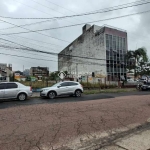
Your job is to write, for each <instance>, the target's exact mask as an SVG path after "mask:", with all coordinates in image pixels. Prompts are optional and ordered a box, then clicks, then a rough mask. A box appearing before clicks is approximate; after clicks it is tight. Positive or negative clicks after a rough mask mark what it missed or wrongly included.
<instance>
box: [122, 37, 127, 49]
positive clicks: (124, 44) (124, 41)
mask: <svg viewBox="0 0 150 150" xmlns="http://www.w3.org/2000/svg"><path fill="white" fill-rule="evenodd" d="M122 47H123V51H126V39H125V38H123V46H122Z"/></svg>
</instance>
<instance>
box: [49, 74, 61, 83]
mask: <svg viewBox="0 0 150 150" xmlns="http://www.w3.org/2000/svg"><path fill="white" fill-rule="evenodd" d="M58 74H59V71H55V72H52V73H51V74H50V77H49V79H50V80H54V81H56V82H57V79H58Z"/></svg>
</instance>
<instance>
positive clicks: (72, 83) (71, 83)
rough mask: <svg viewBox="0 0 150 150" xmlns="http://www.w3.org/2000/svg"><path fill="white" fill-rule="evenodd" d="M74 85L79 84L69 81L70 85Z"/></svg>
mask: <svg viewBox="0 0 150 150" xmlns="http://www.w3.org/2000/svg"><path fill="white" fill-rule="evenodd" d="M74 85H78V83H75V82H69V86H74Z"/></svg>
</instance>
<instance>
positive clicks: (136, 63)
mask: <svg viewBox="0 0 150 150" xmlns="http://www.w3.org/2000/svg"><path fill="white" fill-rule="evenodd" d="M126 60H127V64H128V65H127V69H128V70H129V71H130V70H132V69H134V77H136V76H137V75H138V74H139V72H138V68H139V67H141V66H140V65H141V64H146V63H147V62H148V56H147V50H146V49H145V48H138V49H137V50H135V51H128V52H127V54H126Z"/></svg>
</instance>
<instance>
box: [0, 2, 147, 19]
mask: <svg viewBox="0 0 150 150" xmlns="http://www.w3.org/2000/svg"><path fill="white" fill-rule="evenodd" d="M15 1H16V0H15ZM139 2H141V1H139ZM136 3H137V2H136ZM148 3H150V2H149V1H146V2H144V3H141V4H134V5H131V6H124V7H121V8H115V9H110V8H113V7H110V8H105V9H106V10H105V9H102V10H103V11H96V12H95V11H94V12H90V13H82V14H77V15H70V16H61V17H53V18H13V17H4V16H0V17H1V18H8V19H63V18H70V17H79V16H85V15H92V14H97V13H105V12H110V11H114V10H119V9H124V8H129V7H133V6H139V5H144V4H148ZM127 4H131V3H127ZM127 4H124V5H127ZM118 6H120V5H118ZM118 6H114V7H118ZM107 9H108V10H107ZM109 9H110V10H109Z"/></svg>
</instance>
